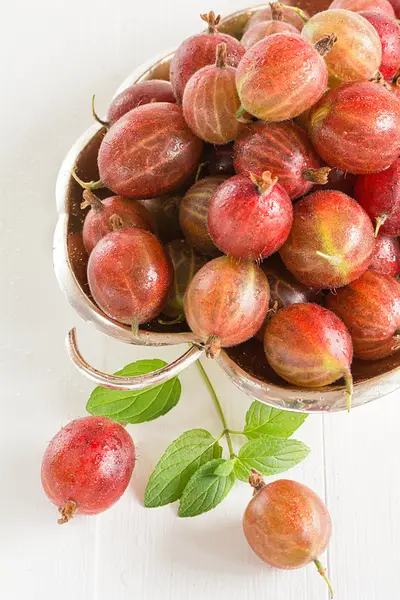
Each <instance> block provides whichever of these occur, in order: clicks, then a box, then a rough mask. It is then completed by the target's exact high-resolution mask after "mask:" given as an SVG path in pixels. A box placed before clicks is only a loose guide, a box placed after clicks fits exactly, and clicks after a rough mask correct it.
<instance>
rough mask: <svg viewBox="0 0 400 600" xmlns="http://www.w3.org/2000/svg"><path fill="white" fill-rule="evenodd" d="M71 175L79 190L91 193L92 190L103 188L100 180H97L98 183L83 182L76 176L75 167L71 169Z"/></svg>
mask: <svg viewBox="0 0 400 600" xmlns="http://www.w3.org/2000/svg"><path fill="white" fill-rule="evenodd" d="M71 175H72V177H73V178H74V179H75V181H76V183H79V185H80V186H81V188H83V189H84V190H90V191H93V190H100V189H101V188H104V187H105V186H104V183H103V182H102V181H101V179H99V181H83V180H82V179H81V178H80V177H78V175H77V174H76V171H75V167H74V168H73V169H71Z"/></svg>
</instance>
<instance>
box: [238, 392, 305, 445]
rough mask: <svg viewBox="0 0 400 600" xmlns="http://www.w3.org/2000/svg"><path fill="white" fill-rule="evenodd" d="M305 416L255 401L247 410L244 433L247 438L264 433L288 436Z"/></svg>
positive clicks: (301, 422)
mask: <svg viewBox="0 0 400 600" xmlns="http://www.w3.org/2000/svg"><path fill="white" fill-rule="evenodd" d="M306 418H307V415H305V414H302V413H295V412H289V411H287V410H279V409H277V408H271V407H270V406H267V405H266V404H263V403H262V402H257V401H255V402H253V404H252V405H251V406H250V408H249V410H248V411H247V414H246V425H245V427H244V433H245V435H246V436H247V438H249V439H252V438H256V437H259V436H260V435H264V434H268V435H273V436H275V437H280V438H289V437H290V436H291V435H293V434H294V432H295V431H296V430H297V429H298V428H299V427H300V425H302V424H303V423H304V421H305V420H306Z"/></svg>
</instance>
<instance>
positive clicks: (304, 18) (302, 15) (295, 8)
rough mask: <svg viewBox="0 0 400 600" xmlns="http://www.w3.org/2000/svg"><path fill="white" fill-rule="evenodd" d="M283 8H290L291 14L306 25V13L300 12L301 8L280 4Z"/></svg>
mask: <svg viewBox="0 0 400 600" xmlns="http://www.w3.org/2000/svg"><path fill="white" fill-rule="evenodd" d="M282 7H283V8H290V10H292V11H293V12H295V13H296V14H298V15H299V17H300V18H301V19H302V21H303V22H304V23H308V20H309V19H308V17H307V15H306V13H305V12H304V11H303V10H301V8H297V6H289V5H288V4H282Z"/></svg>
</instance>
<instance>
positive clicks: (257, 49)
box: [236, 33, 336, 121]
mask: <svg viewBox="0 0 400 600" xmlns="http://www.w3.org/2000/svg"><path fill="white" fill-rule="evenodd" d="M335 41H336V35H335V34H331V35H330V36H327V37H325V38H323V39H321V40H319V41H318V42H317V44H315V46H313V45H312V44H310V43H309V42H308V41H307V40H305V39H304V38H302V37H301V36H299V35H297V34H293V33H278V34H276V35H271V36H269V37H267V38H265V39H263V40H261V41H260V42H258V44H256V45H255V46H253V47H252V48H250V49H249V50H247V52H246V54H245V55H244V56H243V58H242V60H241V61H240V63H239V65H238V67H237V70H236V84H237V89H238V92H239V97H240V100H241V102H242V106H243V108H244V109H245V110H246V111H247V112H249V113H250V114H251V115H254V116H255V117H257V118H259V119H263V120H265V121H285V120H287V119H291V118H293V117H296V116H298V115H300V114H301V113H302V112H304V111H306V110H307V109H308V108H310V107H311V106H312V105H313V104H315V102H317V100H319V98H321V96H322V95H323V93H324V92H325V90H326V86H327V82H328V70H327V68H326V64H325V61H324V58H323V57H324V56H325V55H326V54H327V53H328V52H329V50H330V49H331V48H332V46H333V44H334V43H335Z"/></svg>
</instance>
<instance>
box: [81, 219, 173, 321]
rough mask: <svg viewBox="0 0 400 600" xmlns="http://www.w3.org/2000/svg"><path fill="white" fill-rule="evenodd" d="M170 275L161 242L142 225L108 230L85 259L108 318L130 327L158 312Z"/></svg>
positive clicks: (93, 290)
mask: <svg viewBox="0 0 400 600" xmlns="http://www.w3.org/2000/svg"><path fill="white" fill-rule="evenodd" d="M172 275H173V274H172V267H171V264H170V261H169V260H168V259H167V257H166V256H165V254H164V251H163V249H162V246H161V244H160V242H159V241H158V240H157V238H156V237H155V236H154V235H153V234H152V233H150V232H148V231H145V230H144V229H137V228H129V229H120V230H117V231H113V232H112V233H109V234H108V235H106V236H105V237H104V238H103V239H102V240H100V242H99V243H98V244H97V246H96V247H95V248H94V250H93V251H92V253H91V255H90V258H89V263H88V282H89V287H90V291H91V293H92V296H93V298H94V300H95V302H96V304H98V306H99V307H100V308H101V310H102V311H103V312H105V313H106V315H108V316H109V317H111V319H114V320H115V321H119V322H120V323H126V324H129V325H132V328H133V329H136V328H137V326H138V325H140V324H142V323H146V322H147V321H150V320H151V319H153V318H154V317H156V316H157V315H158V314H159V313H160V312H161V309H162V307H163V305H164V304H165V301H166V300H167V297H168V294H169V291H170V287H171V283H172Z"/></svg>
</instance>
